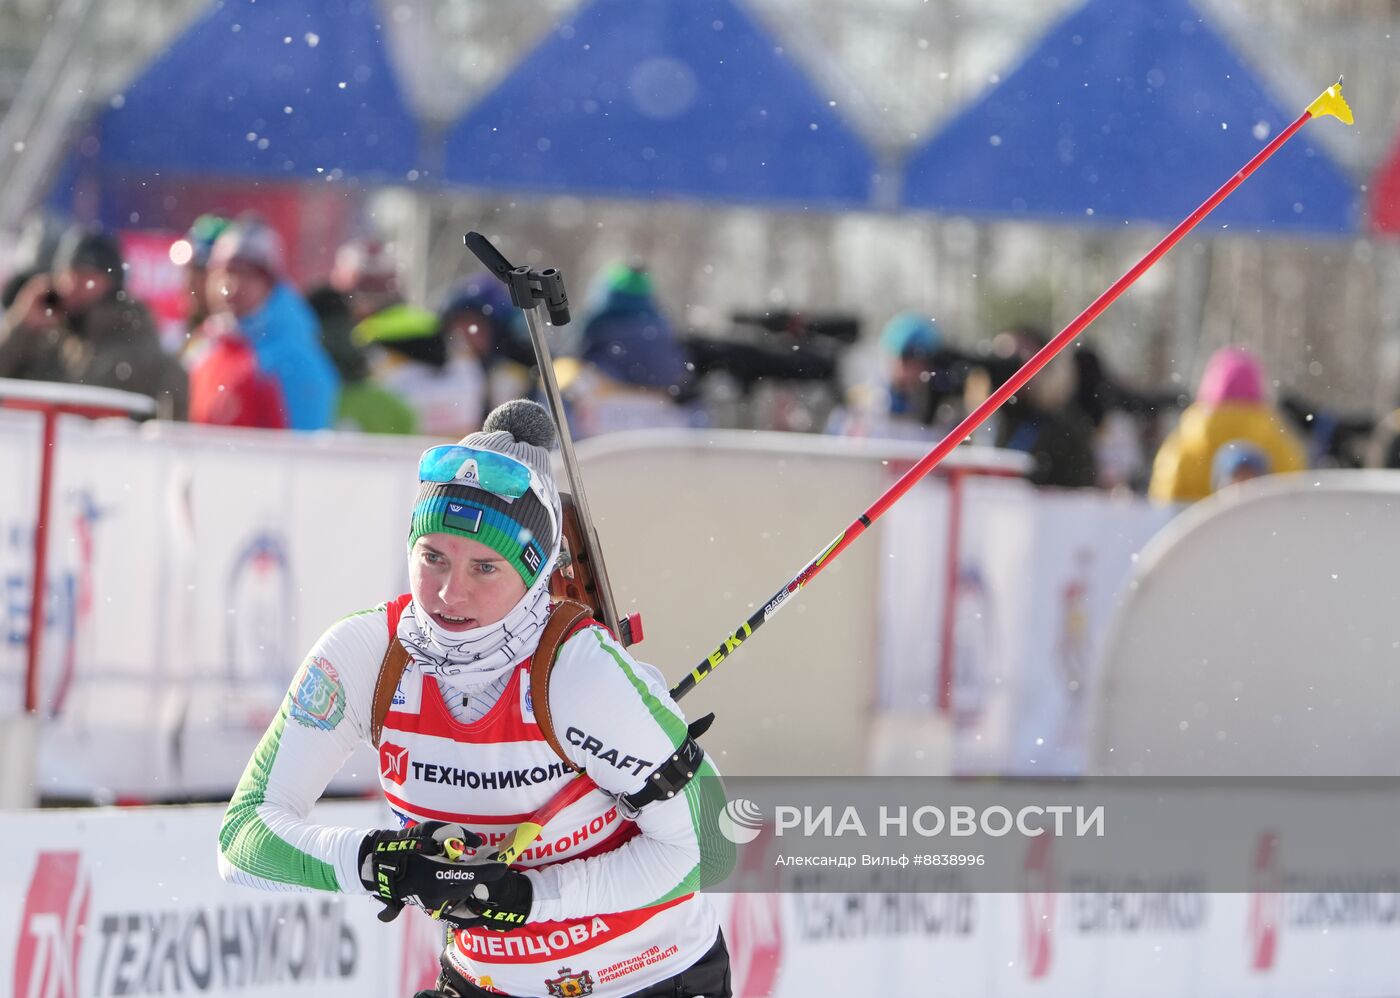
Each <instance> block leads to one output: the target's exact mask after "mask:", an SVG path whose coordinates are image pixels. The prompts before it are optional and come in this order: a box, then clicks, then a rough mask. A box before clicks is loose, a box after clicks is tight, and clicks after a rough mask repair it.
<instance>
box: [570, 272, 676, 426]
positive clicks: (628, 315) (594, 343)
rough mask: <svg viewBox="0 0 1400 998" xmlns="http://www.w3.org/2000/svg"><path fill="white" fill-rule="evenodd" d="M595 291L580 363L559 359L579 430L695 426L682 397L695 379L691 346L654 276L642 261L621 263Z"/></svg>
mask: <svg viewBox="0 0 1400 998" xmlns="http://www.w3.org/2000/svg"><path fill="white" fill-rule="evenodd" d="M590 297H591V298H592V300H593V301H594V302H595V304H594V306H593V307H592V308H591V309H590V310H589V313H588V315H587V317H586V318H585V320H584V323H583V333H582V336H581V339H580V345H579V349H580V355H579V357H578V358H577V362H576V364H575V363H571V362H570V361H569V360H567V359H566V360H565V361H564V362H561V364H560V365H559V368H560V371H561V374H562V377H561V381H563V382H564V383H565V384H567V391H568V397H569V402H570V403H571V405H572V406H573V407H574V411H575V412H576V414H577V416H578V436H579V437H589V436H597V435H598V434H601V433H613V432H617V431H619V430H635V429H651V428H659V427H680V426H692V425H694V423H695V418H694V417H692V415H691V414H690V413H689V412H688V411H687V410H686V409H685V408H682V407H681V405H680V404H679V403H678V402H677V399H678V398H679V397H680V395H681V393H682V392H683V391H684V390H685V389H686V388H687V386H688V383H689V381H690V374H689V371H688V370H687V369H686V357H685V352H684V350H683V349H682V348H681V345H680V343H679V342H678V341H677V339H676V335H675V331H674V330H673V329H672V327H671V323H670V321H669V320H667V318H666V317H665V316H664V315H662V314H661V310H660V309H659V308H658V307H657V304H656V300H655V297H654V294H653V288H652V283H651V275H650V274H648V273H647V271H646V270H645V268H643V267H642V266H641V265H640V264H616V265H614V266H612V267H609V268H607V269H606V270H604V271H603V273H602V274H601V275H600V276H599V278H598V280H596V281H595V283H594V287H593V291H592V294H591V295H590Z"/></svg>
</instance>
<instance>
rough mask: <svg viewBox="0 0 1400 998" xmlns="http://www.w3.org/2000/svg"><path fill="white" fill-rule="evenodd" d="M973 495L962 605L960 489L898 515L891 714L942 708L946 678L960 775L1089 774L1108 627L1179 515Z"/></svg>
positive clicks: (890, 534) (906, 505)
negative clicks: (1143, 560)
mask: <svg viewBox="0 0 1400 998" xmlns="http://www.w3.org/2000/svg"><path fill="white" fill-rule="evenodd" d="M962 488H963V495H962V499H961V509H960V511H959V518H960V528H959V530H958V532H957V541H956V543H957V551H956V553H955V556H956V578H955V580H954V582H953V585H955V587H956V591H955V596H954V598H953V599H952V600H951V601H948V600H947V598H946V594H947V589H948V585H949V581H948V578H947V565H948V558H949V552H948V547H949V534H948V531H947V529H946V523H947V519H948V516H949V499H950V497H949V493H948V490H947V489H946V488H938V489H916V490H914V491H913V492H911V493H910V494H909V495H908V496H906V497H905V499H904V500H903V501H901V503H900V504H899V505H897V506H895V507H894V508H893V509H892V510H890V512H889V513H888V514H887V516H886V519H885V532H884V534H883V536H882V539H881V544H882V560H881V571H882V584H881V593H882V596H883V598H882V599H881V601H880V606H879V609H878V610H877V616H878V619H879V620H880V621H881V627H880V631H881V636H882V637H881V644H880V686H879V693H880V695H879V700H878V703H879V708H880V710H881V711H884V712H887V713H890V714H898V713H900V712H904V711H909V710H910V709H914V710H929V709H931V708H930V705H932V704H937V703H938V698H939V689H938V685H939V677H940V669H941V668H942V669H944V670H946V674H947V675H949V676H950V678H951V696H950V697H949V698H948V700H949V703H948V706H949V708H950V713H951V718H952V722H953V734H952V755H953V758H952V763H951V765H952V767H953V769H954V770H955V771H956V772H958V773H963V774H979V773H995V774H1010V775H1025V776H1062V775H1074V774H1078V773H1081V772H1083V769H1084V764H1085V757H1086V752H1087V748H1088V739H1089V717H1090V710H1091V707H1090V702H1089V701H1090V697H1091V693H1092V690H1093V688H1094V680H1095V673H1096V669H1097V664H1098V661H1099V656H1100V653H1101V649H1102V647H1103V642H1104V640H1105V638H1106V636H1107V632H1108V623H1109V621H1110V619H1111V617H1112V613H1113V609H1114V607H1115V605H1116V604H1117V601H1118V600H1119V599H1120V598H1121V596H1122V594H1123V592H1124V589H1125V587H1126V584H1127V582H1128V579H1129V577H1130V574H1131V571H1132V566H1133V561H1134V559H1135V558H1136V556H1137V552H1138V551H1139V550H1140V549H1141V548H1142V546H1143V545H1144V544H1145V543H1146V542H1147V541H1148V539H1149V538H1151V537H1152V536H1153V535H1154V534H1155V533H1156V532H1157V531H1158V530H1159V529H1160V528H1161V526H1162V525H1163V524H1164V523H1165V522H1166V521H1167V520H1168V519H1170V518H1171V516H1172V515H1173V513H1174V510H1173V509H1171V508H1168V507H1163V506H1159V505H1155V504H1152V503H1149V502H1147V501H1145V500H1142V499H1139V498H1132V497H1119V496H1113V495H1106V494H1104V493H1100V492H1094V491H1072V492H1071V491H1059V490H1048V489H1045V490H1039V489H1035V488H1034V487H1032V486H1031V485H1029V484H1028V483H1026V482H1025V481H1022V480H1013V479H1006V478H986V477H968V478H965V479H964V480H963V483H962ZM950 604H951V607H952V613H953V622H952V627H951V631H950V632H949V633H948V634H947V636H946V641H945V638H944V631H943V629H944V626H945V621H944V608H945V607H947V606H949V605H950ZM944 656H946V664H945V662H944ZM908 751H909V752H913V753H920V752H922V749H921V747H920V746H919V745H918V744H917V743H914V742H911V743H909V745H908ZM940 763H941V760H938V759H935V758H923V757H920V758H918V759H900V758H899V757H898V755H897V753H896V752H895V751H893V750H890V751H886V752H885V753H884V756H883V758H881V759H878V760H877V761H876V765H877V768H878V770H879V771H881V772H919V771H922V772H928V773H939V772H942V771H944V770H940V769H939V768H938V767H939V765H940Z"/></svg>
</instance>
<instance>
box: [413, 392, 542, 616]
mask: <svg viewBox="0 0 1400 998" xmlns="http://www.w3.org/2000/svg"><path fill="white" fill-rule="evenodd" d="M460 443H461V444H462V445H464V446H467V447H475V448H477V449H478V450H492V451H496V452H497V453H499V454H506V455H509V456H510V457H513V458H515V459H516V460H517V461H521V462H522V463H524V464H526V465H529V466H530V468H532V469H533V470H534V472H535V475H536V477H538V479H539V481H540V484H541V485H542V486H543V491H544V493H545V497H546V498H547V499H548V503H545V502H542V501H541V500H540V497H539V496H538V495H537V494H536V493H535V490H534V489H533V488H532V489H531V490H530V491H528V492H526V493H525V494H524V495H523V496H521V497H520V498H519V499H509V498H506V497H504V496H498V495H496V494H495V493H493V492H488V491H486V490H485V489H481V488H477V487H475V486H472V485H467V484H465V483H463V482H447V483H438V482H423V483H422V484H421V485H420V486H419V489H418V498H417V500H416V501H415V502H414V504H413V522H412V525H411V526H410V528H409V531H408V546H409V548H410V549H411V548H412V547H413V544H414V542H415V541H417V540H418V538H420V537H422V536H423V535H424V534H456V535H457V536H459V537H467V538H470V539H471V540H474V541H479V542H481V543H482V544H485V545H486V546H487V547H489V548H491V550H493V551H495V552H496V553H497V554H499V555H500V556H501V557H502V558H504V559H505V560H506V561H507V562H509V563H510V565H511V567H513V568H514V569H515V570H516V571H517V572H519V573H520V577H521V578H522V579H524V580H525V588H526V589H529V588H530V587H531V586H533V585H534V584H535V581H536V580H537V579H538V578H539V577H540V575H541V574H542V573H545V572H547V570H548V568H549V566H551V565H552V564H553V562H554V559H555V556H556V555H557V553H558V549H559V526H558V525H559V522H560V520H561V515H560V505H559V488H558V486H556V485H555V484H554V473H553V472H552V471H551V470H550V464H549V449H550V448H551V447H553V446H554V422H553V420H551V419H550V418H549V413H548V412H546V411H545V409H544V407H543V406H540V405H539V404H537V403H535V402H530V401H527V400H526V399H515V400H513V401H510V402H506V403H504V404H502V405H500V406H498V407H497V408H496V409H495V410H494V411H492V413H491V415H489V416H487V417H486V422H485V423H484V424H483V425H482V427H481V431H480V432H479V433H472V434H469V435H467V436H465V437H463V438H462V439H461V441H460Z"/></svg>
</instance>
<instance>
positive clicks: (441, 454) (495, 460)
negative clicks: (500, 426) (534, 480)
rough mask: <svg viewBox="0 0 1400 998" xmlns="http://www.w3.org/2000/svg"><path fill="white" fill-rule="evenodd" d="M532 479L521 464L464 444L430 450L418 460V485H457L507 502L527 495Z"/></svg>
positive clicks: (507, 456) (525, 465)
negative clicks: (454, 483) (469, 487)
mask: <svg viewBox="0 0 1400 998" xmlns="http://www.w3.org/2000/svg"><path fill="white" fill-rule="evenodd" d="M531 477H532V472H531V471H530V466H529V465H528V464H526V463H525V462H523V461H517V460H516V459H515V458H513V457H510V456H509V455H507V454H501V453H498V452H496V451H493V450H479V449H478V448H476V447H467V446H465V445H464V444H442V445H441V446H438V447H429V448H428V449H427V450H425V451H424V452H423V456H422V457H420V458H419V459H418V480H419V481H420V482H434V483H436V484H439V485H447V484H449V483H452V482H457V483H460V484H462V485H470V486H472V487H473V488H479V489H485V490H486V491H487V492H490V493H492V494H494V495H498V496H501V497H503V498H506V499H519V498H520V497H521V496H523V495H524V494H525V493H526V492H529V491H530V483H531Z"/></svg>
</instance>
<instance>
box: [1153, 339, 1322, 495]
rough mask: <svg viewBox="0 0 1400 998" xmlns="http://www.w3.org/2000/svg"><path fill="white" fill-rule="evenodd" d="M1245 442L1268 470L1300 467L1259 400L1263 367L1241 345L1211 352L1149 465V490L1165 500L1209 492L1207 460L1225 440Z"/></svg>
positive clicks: (1297, 451)
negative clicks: (1190, 399) (1186, 403)
mask: <svg viewBox="0 0 1400 998" xmlns="http://www.w3.org/2000/svg"><path fill="white" fill-rule="evenodd" d="M1230 442H1234V443H1235V444H1236V446H1237V447H1238V446H1239V445H1240V444H1250V445H1253V446H1254V447H1255V448H1257V449H1258V450H1259V451H1260V452H1262V453H1263V454H1264V455H1265V457H1266V458H1267V459H1268V468H1269V471H1270V472H1288V471H1301V470H1302V469H1303V468H1305V467H1306V466H1307V465H1306V462H1305V460H1304V457H1303V447H1302V445H1301V444H1300V443H1299V442H1298V440H1297V438H1296V437H1294V436H1293V434H1292V433H1291V432H1289V431H1288V430H1287V429H1286V428H1285V426H1284V423H1283V417H1282V416H1281V415H1280V414H1279V413H1278V412H1277V411H1276V410H1275V409H1274V408H1273V407H1272V406H1270V405H1269V404H1268V403H1266V402H1265V401H1264V374H1263V369H1262V367H1261V365H1260V363H1259V361H1258V359H1256V358H1255V356H1254V355H1253V354H1251V353H1250V352H1249V351H1248V350H1245V349H1243V348H1242V347H1225V348H1224V349H1221V350H1217V351H1216V352H1215V353H1214V354H1213V355H1212V356H1211V358H1210V360H1209V361H1208V362H1207V364H1206V370H1205V374H1203V375H1202V377H1201V385H1200V388H1199V389H1198V390H1197V392H1196V401H1195V402H1194V403H1192V404H1191V405H1190V406H1188V407H1187V409H1186V411H1185V412H1183V413H1182V414H1181V422H1180V423H1179V424H1178V425H1177V427H1176V429H1175V430H1173V431H1172V432H1171V434H1170V435H1169V436H1168V437H1167V439H1166V440H1165V441H1163V442H1162V446H1161V448H1160V449H1159V450H1158V451H1157V458H1156V460H1155V461H1154V462H1153V465H1152V483H1151V486H1150V488H1149V493H1150V494H1151V496H1152V497H1153V498H1154V499H1160V500H1163V501H1167V502H1183V501H1184V502H1193V501H1195V500H1197V499H1204V498H1205V497H1206V496H1207V495H1209V494H1210V493H1211V489H1212V481H1211V475H1212V471H1213V464H1212V462H1213V461H1214V460H1215V455H1216V452H1217V451H1219V450H1220V448H1221V447H1222V446H1223V445H1225V444H1226V443H1230Z"/></svg>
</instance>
